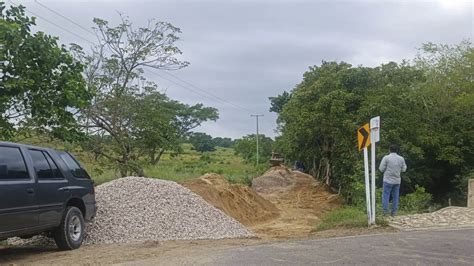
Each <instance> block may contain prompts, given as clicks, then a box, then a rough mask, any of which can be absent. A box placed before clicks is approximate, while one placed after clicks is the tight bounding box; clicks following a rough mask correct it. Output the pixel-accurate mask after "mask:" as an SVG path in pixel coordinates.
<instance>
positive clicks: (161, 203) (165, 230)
mask: <svg viewBox="0 0 474 266" xmlns="http://www.w3.org/2000/svg"><path fill="white" fill-rule="evenodd" d="M96 200H97V206H98V208H99V209H98V212H97V217H96V218H95V219H94V221H93V223H92V224H91V225H90V227H89V228H88V236H87V237H86V243H89V244H95V243H123V242H132V241H144V240H177V239H180V240H191V239H223V238H239V237H251V236H253V234H252V233H251V232H250V231H248V230H247V229H246V228H245V227H244V226H243V225H241V224H240V223H239V222H237V221H236V220H234V219H233V218H231V217H229V216H227V215H226V214H225V213H223V212H222V211H220V210H218V209H216V208H215V207H214V206H212V205H210V204H208V203H207V202H206V201H204V200H203V199H202V198H201V197H199V196H198V195H196V194H194V193H193V192H191V191H190V190H189V189H187V188H185V187H183V186H181V185H179V184H177V183H176V182H172V181H164V180H158V179H150V178H144V177H126V178H120V179H117V180H114V181H111V182H108V183H105V184H102V185H100V186H98V187H97V189H96Z"/></svg>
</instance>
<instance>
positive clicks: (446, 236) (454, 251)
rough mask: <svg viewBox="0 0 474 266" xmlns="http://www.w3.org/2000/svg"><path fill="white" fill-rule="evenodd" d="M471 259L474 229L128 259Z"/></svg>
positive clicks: (473, 261)
mask: <svg viewBox="0 0 474 266" xmlns="http://www.w3.org/2000/svg"><path fill="white" fill-rule="evenodd" d="M147 264H154V265H156V264H163V265H202V264H204V265H341V264H346V265H347V264H349V265H351V264H352V265H474V229H461V230H445V231H417V232H399V233H394V234H383V235H371V236H370V235H369V236H354V237H342V238H332V239H314V240H299V241H289V242H276V243H270V244H261V245H250V246H241V247H235V246H234V247H227V248H213V249H205V250H199V251H196V252H193V251H192V250H189V252H186V253H185V254H180V255H178V254H174V253H173V252H172V253H169V254H165V255H164V256H161V257H159V258H150V259H147V260H142V261H135V262H133V263H130V264H129V265H147Z"/></svg>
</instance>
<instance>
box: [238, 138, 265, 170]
mask: <svg viewBox="0 0 474 266" xmlns="http://www.w3.org/2000/svg"><path fill="white" fill-rule="evenodd" d="M272 149H273V139H271V138H270V137H267V136H265V135H263V134H260V135H259V136H258V150H259V162H260V163H265V164H267V163H268V161H269V160H270V157H271V156H272ZM234 150H235V153H236V154H238V155H240V156H242V157H243V158H244V159H245V161H246V162H248V163H256V161H257V158H256V157H257V135H255V134H250V135H247V136H244V137H242V138H241V139H236V140H235V141H234Z"/></svg>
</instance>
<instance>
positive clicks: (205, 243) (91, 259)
mask: <svg viewBox="0 0 474 266" xmlns="http://www.w3.org/2000/svg"><path fill="white" fill-rule="evenodd" d="M391 232H395V231H394V230H393V229H387V228H385V229H372V230H367V229H350V230H349V229H345V230H328V231H323V232H318V233H315V234H311V235H310V236H307V237H306V238H302V239H303V240H304V239H306V240H309V239H318V238H330V237H335V236H347V235H364V234H380V233H391ZM276 243H285V241H277V240H268V239H267V240H265V239H230V240H214V241H211V240H200V241H166V242H144V243H132V244H111V245H91V246H84V247H81V248H80V249H78V250H73V251H58V250H56V249H55V248H51V247H49V248H45V247H21V248H20V247H0V264H48V265H68V264H69V265H70V264H117V263H135V262H139V261H146V260H150V259H152V260H154V261H155V262H166V260H164V258H167V257H182V256H185V255H186V254H188V255H189V254H205V252H209V251H211V250H212V251H213V252H214V251H215V252H218V251H223V250H227V249H232V248H239V247H251V246H256V245H264V244H276Z"/></svg>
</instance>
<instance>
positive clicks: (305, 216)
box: [251, 166, 342, 238]
mask: <svg viewBox="0 0 474 266" xmlns="http://www.w3.org/2000/svg"><path fill="white" fill-rule="evenodd" d="M252 188H254V189H255V190H256V191H257V192H258V194H259V195H260V196H262V197H263V198H265V199H267V200H268V201H270V202H272V203H273V204H274V205H275V206H276V207H277V208H278V209H279V210H280V216H279V217H278V218H277V219H274V220H272V221H269V222H268V223H262V224H259V225H257V226H254V227H251V229H252V231H253V232H255V233H257V234H258V235H260V236H262V237H270V238H274V237H277V238H278V237H284V238H288V237H301V236H306V235H308V234H310V233H311V232H312V231H313V230H314V228H315V226H316V225H317V223H318V222H319V221H320V217H321V215H322V214H324V213H325V212H327V211H329V210H331V209H335V208H338V207H340V206H341V205H342V201H341V199H340V197H339V196H338V195H337V194H333V193H332V192H331V190H330V189H329V188H328V187H326V186H325V185H323V184H321V183H319V182H317V181H316V180H315V179H314V178H313V177H312V176H311V175H308V174H305V173H302V172H299V171H291V170H289V169H288V168H285V167H282V166H277V167H272V168H271V169H269V170H268V171H267V172H266V173H265V174H263V175H262V176H260V177H256V178H254V180H253V182H252Z"/></svg>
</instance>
